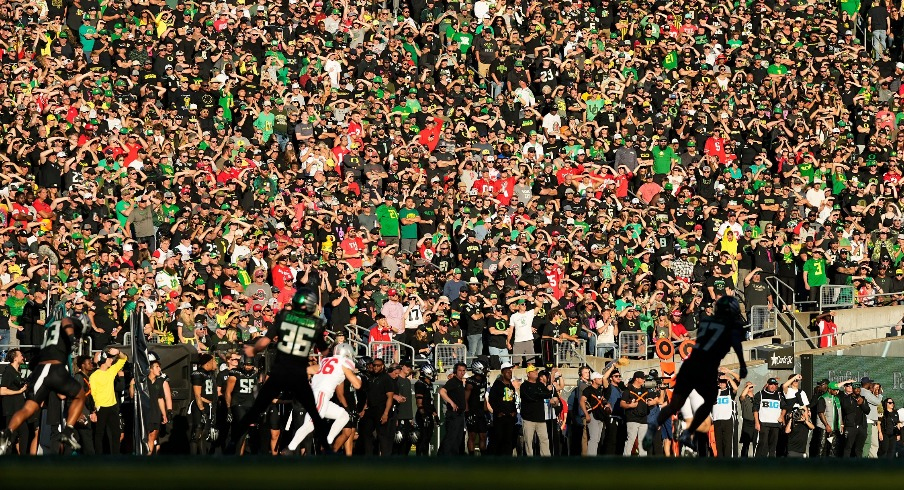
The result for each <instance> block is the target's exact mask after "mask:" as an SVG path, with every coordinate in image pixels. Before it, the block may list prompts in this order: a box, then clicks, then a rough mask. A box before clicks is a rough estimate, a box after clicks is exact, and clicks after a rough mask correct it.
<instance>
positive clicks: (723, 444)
mask: <svg viewBox="0 0 904 490" xmlns="http://www.w3.org/2000/svg"><path fill="white" fill-rule="evenodd" d="M738 381H740V379H739V378H737V375H735V373H733V372H731V371H729V370H728V369H725V368H722V367H720V368H719V394H718V395H717V397H716V404H715V406H714V407H713V410H712V419H713V429H714V435H715V440H716V455H717V456H718V457H720V458H733V457H735V456H736V454H735V452H736V451H735V448H737V445H738V443H737V439H738V438H737V435H736V432H735V431H736V428H737V425H738V424H737V420H736V419H735V416H736V413H735V406H734V399H735V395H736V393H737V391H738Z"/></svg>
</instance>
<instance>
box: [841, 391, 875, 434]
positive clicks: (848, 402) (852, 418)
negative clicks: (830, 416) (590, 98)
mask: <svg viewBox="0 0 904 490" xmlns="http://www.w3.org/2000/svg"><path fill="white" fill-rule="evenodd" d="M857 398H858V397H857V396H855V395H854V394H850V395H848V394H846V393H842V394H841V395H839V396H838V400H839V401H840V402H841V419H842V420H844V426H845V427H865V426H866V414H868V413H869V410H870V408H869V404H868V403H866V400H863V402H862V403H860V404H859V405H858V404H857Z"/></svg>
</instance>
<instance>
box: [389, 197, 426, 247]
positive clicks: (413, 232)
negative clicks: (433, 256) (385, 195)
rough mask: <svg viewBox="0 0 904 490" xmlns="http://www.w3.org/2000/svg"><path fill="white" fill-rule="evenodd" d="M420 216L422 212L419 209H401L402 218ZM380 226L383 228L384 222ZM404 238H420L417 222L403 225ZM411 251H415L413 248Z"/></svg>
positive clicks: (400, 216)
mask: <svg viewBox="0 0 904 490" xmlns="http://www.w3.org/2000/svg"><path fill="white" fill-rule="evenodd" d="M418 216H420V213H418V212H417V209H408V208H402V210H401V211H399V219H402V218H406V219H411V218H417V217H418ZM380 227H381V228H382V223H381V225H380ZM402 238H415V239H416V238H418V234H417V223H411V224H410V225H402ZM410 251H413V250H410Z"/></svg>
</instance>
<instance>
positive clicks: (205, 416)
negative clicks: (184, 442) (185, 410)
mask: <svg viewBox="0 0 904 490" xmlns="http://www.w3.org/2000/svg"><path fill="white" fill-rule="evenodd" d="M204 408H205V409H204V410H203V411H202V410H201V409H199V408H198V405H197V404H195V402H194V401H193V402H192V405H191V418H190V419H189V420H190V424H189V433H188V441H189V442H188V447H189V453H190V454H191V455H193V456H194V455H204V454H210V427H211V424H212V420H211V419H212V417H213V414H212V410H211V407H210V405H208V406H206V407H204Z"/></svg>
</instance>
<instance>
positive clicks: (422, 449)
mask: <svg viewBox="0 0 904 490" xmlns="http://www.w3.org/2000/svg"><path fill="white" fill-rule="evenodd" d="M417 427H418V435H417V444H416V445H415V454H417V455H418V456H429V455H430V441H431V440H433V429H434V428H436V425H434V423H433V417H426V416H419V418H418V426H417Z"/></svg>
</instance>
